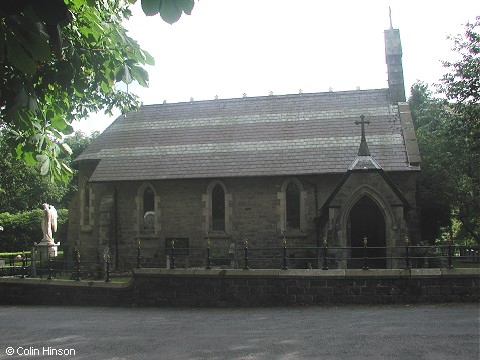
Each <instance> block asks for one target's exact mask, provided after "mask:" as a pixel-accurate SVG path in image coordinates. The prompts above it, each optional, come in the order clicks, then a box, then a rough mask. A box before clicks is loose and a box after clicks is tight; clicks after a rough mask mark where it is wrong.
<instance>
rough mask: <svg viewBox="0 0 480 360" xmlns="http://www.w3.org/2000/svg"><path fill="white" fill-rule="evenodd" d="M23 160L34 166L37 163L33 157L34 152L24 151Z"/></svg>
mask: <svg viewBox="0 0 480 360" xmlns="http://www.w3.org/2000/svg"><path fill="white" fill-rule="evenodd" d="M23 160H25V162H26V163H27V164H28V165H30V166H33V165H35V164H36V163H37V162H36V161H35V159H34V158H33V154H32V153H31V152H26V153H23Z"/></svg>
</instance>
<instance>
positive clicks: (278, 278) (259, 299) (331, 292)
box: [0, 269, 480, 307]
mask: <svg viewBox="0 0 480 360" xmlns="http://www.w3.org/2000/svg"><path fill="white" fill-rule="evenodd" d="M478 301H480V270H479V269H423V270H421V269H418V270H410V271H406V270H369V271H363V270H326V271H322V270H285V271H283V270H164V269H163V270H162V269H135V274H134V278H133V280H132V281H131V282H129V283H125V284H122V283H105V282H93V281H92V282H87V281H80V282H76V281H66V280H63V281H61V280H40V279H18V278H0V303H2V304H16V305H18V304H55V305H94V306H209V307H239V306H296V305H332V304H415V303H445V302H478Z"/></svg>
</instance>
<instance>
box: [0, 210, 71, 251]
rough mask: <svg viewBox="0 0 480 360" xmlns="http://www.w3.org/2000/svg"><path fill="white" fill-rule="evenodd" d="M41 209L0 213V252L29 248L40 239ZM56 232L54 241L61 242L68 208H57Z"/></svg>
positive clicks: (64, 232) (65, 228)
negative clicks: (0, 228)
mask: <svg viewBox="0 0 480 360" xmlns="http://www.w3.org/2000/svg"><path fill="white" fill-rule="evenodd" d="M42 213H43V210H42V209H36V210H32V211H25V212H21V213H17V214H10V213H2V214H0V226H2V227H3V231H0V252H8V251H26V250H31V248H32V246H33V243H34V242H36V243H38V242H40V241H41V240H42V236H43V234H42V225H41V224H42V223H41V222H42ZM57 213H58V220H57V225H58V226H57V232H56V233H54V234H53V236H54V238H55V242H58V241H60V242H62V241H64V240H66V239H65V236H66V234H67V220H68V210H67V209H59V210H57Z"/></svg>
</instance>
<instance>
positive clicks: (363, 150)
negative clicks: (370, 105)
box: [355, 115, 370, 156]
mask: <svg viewBox="0 0 480 360" xmlns="http://www.w3.org/2000/svg"><path fill="white" fill-rule="evenodd" d="M360 119H361V120H360V121H358V120H357V121H355V125H362V140H361V141H360V147H359V148H358V156H370V150H369V149H368V145H367V140H366V138H365V124H367V125H368V124H370V121H368V120H366V121H365V115H361V116H360Z"/></svg>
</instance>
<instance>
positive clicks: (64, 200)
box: [0, 132, 96, 225]
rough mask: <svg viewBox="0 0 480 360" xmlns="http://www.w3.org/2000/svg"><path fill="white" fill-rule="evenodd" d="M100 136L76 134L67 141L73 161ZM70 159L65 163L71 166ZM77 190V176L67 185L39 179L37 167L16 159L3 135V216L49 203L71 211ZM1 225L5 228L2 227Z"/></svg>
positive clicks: (0, 152)
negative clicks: (70, 206)
mask: <svg viewBox="0 0 480 360" xmlns="http://www.w3.org/2000/svg"><path fill="white" fill-rule="evenodd" d="M95 136H96V134H93V135H92V136H85V135H84V134H83V133H82V132H75V133H74V134H73V135H71V136H68V137H66V138H65V140H64V142H65V144H68V145H69V146H70V148H71V149H72V157H73V158H75V157H76V156H78V155H79V154H80V153H81V152H82V151H83V149H85V147H86V146H87V145H88V144H90V143H91V141H92V139H93V138H95ZM70 159H71V158H70V157H66V158H65V159H62V160H63V161H64V162H65V163H66V164H67V165H68V166H69V165H70V161H71V160H70ZM76 190H77V181H76V172H75V171H74V175H73V178H71V179H70V180H69V181H67V182H65V183H64V182H58V181H57V182H51V181H50V179H49V178H48V177H45V176H41V175H39V173H38V171H36V169H35V167H33V166H30V165H27V164H26V163H25V162H23V161H21V160H20V159H16V158H15V157H14V156H13V155H12V154H11V153H10V149H9V148H8V147H7V146H6V144H5V142H4V141H3V137H2V134H1V133H0V213H3V212H9V213H12V214H16V213H19V212H23V211H30V210H34V209H39V208H40V207H41V204H42V203H44V202H48V203H49V204H53V205H55V207H57V208H68V205H69V203H70V200H71V198H72V197H73V194H74V193H75V191H76ZM0 225H1V224H0Z"/></svg>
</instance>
